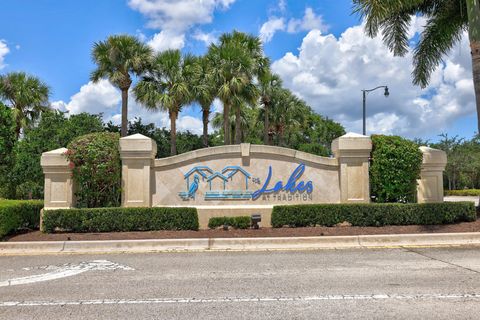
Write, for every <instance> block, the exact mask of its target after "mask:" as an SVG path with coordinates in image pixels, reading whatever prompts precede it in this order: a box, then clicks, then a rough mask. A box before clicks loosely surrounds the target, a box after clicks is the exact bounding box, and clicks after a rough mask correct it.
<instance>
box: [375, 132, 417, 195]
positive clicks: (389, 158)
mask: <svg viewBox="0 0 480 320" xmlns="http://www.w3.org/2000/svg"><path fill="white" fill-rule="evenodd" d="M372 143H373V149H372V160H371V163H370V189H371V195H372V196H373V197H374V201H376V202H415V200H416V199H415V196H416V190H417V179H418V178H419V176H420V168H421V164H422V153H421V151H420V150H419V149H418V146H417V144H415V143H414V142H412V141H409V140H407V139H404V138H401V137H398V136H383V135H372Z"/></svg>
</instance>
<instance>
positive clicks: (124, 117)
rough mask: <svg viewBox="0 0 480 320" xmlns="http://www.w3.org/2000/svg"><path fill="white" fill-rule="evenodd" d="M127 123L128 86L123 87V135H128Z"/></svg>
mask: <svg viewBox="0 0 480 320" xmlns="http://www.w3.org/2000/svg"><path fill="white" fill-rule="evenodd" d="M127 124H128V88H126V89H125V88H124V89H122V130H121V133H120V135H121V136H122V137H125V136H127Z"/></svg>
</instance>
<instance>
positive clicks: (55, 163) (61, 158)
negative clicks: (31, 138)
mask: <svg viewBox="0 0 480 320" xmlns="http://www.w3.org/2000/svg"><path fill="white" fill-rule="evenodd" d="M67 151H68V149H67V148H59V149H55V150H51V151H47V152H44V153H42V157H41V158H40V165H41V166H42V167H69V164H70V161H68V159H67V156H66V155H65V153H66V152H67Z"/></svg>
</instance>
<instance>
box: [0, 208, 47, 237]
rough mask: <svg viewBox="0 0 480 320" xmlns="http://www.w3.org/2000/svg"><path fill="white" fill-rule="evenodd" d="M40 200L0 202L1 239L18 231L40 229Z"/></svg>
mask: <svg viewBox="0 0 480 320" xmlns="http://www.w3.org/2000/svg"><path fill="white" fill-rule="evenodd" d="M42 208H43V201H40V200H0V238H2V237H4V236H6V235H7V234H9V233H11V232H14V231H16V230H18V229H23V228H28V229H35V228H38V224H39V222H40V210H41V209H42Z"/></svg>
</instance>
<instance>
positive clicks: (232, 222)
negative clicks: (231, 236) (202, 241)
mask: <svg viewBox="0 0 480 320" xmlns="http://www.w3.org/2000/svg"><path fill="white" fill-rule="evenodd" d="M251 222H252V221H251V219H250V217H249V216H240V217H212V218H210V220H208V227H209V228H210V229H215V228H218V227H221V226H223V225H227V226H230V227H233V228H234V229H248V228H249V227H250V225H251Z"/></svg>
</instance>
